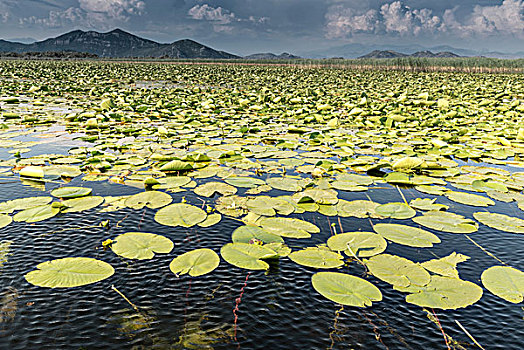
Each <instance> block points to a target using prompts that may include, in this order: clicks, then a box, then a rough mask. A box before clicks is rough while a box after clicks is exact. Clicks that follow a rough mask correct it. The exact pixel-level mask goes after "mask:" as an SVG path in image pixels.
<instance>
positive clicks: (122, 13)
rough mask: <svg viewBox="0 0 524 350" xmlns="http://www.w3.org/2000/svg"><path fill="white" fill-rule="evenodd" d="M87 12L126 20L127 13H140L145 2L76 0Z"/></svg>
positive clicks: (135, 0)
mask: <svg viewBox="0 0 524 350" xmlns="http://www.w3.org/2000/svg"><path fill="white" fill-rule="evenodd" d="M78 3H79V4H80V8H81V9H83V10H85V11H86V12H87V13H100V14H103V15H105V16H107V17H109V18H113V19H119V20H126V19H127V18H128V17H129V15H141V14H143V12H144V9H145V7H146V4H145V3H144V2H143V1H139V0H78Z"/></svg>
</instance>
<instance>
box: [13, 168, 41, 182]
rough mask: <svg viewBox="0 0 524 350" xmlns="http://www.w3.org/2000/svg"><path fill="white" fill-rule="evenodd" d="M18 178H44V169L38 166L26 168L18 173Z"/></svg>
mask: <svg viewBox="0 0 524 350" xmlns="http://www.w3.org/2000/svg"><path fill="white" fill-rule="evenodd" d="M18 174H19V175H20V176H25V177H34V178H39V179H41V178H43V177H44V169H42V167H39V166H26V167H24V168H23V169H21V170H20V172H19V173H18Z"/></svg>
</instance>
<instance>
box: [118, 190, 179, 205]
mask: <svg viewBox="0 0 524 350" xmlns="http://www.w3.org/2000/svg"><path fill="white" fill-rule="evenodd" d="M172 201H173V198H172V197H171V196H170V195H169V194H167V193H165V192H160V191H145V192H140V193H137V194H134V195H132V196H129V197H128V198H127V199H126V201H125V204H126V206H127V207H129V208H132V209H142V208H144V207H148V208H151V209H158V208H162V207H165V206H166V205H168V204H169V203H171V202H172Z"/></svg>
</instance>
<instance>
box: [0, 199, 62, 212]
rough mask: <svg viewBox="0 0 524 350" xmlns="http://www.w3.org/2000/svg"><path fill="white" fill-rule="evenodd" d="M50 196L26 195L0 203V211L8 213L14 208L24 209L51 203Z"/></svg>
mask: <svg viewBox="0 0 524 350" xmlns="http://www.w3.org/2000/svg"><path fill="white" fill-rule="evenodd" d="M52 200H53V198H51V197H27V198H18V199H13V200H10V201H7V202H1V203H0V213H4V214H10V213H12V212H14V211H15V210H25V209H31V208H34V207H39V206H41V205H46V204H49V203H51V201H52Z"/></svg>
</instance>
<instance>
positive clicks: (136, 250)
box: [111, 232, 173, 260]
mask: <svg viewBox="0 0 524 350" xmlns="http://www.w3.org/2000/svg"><path fill="white" fill-rule="evenodd" d="M111 249H112V250H113V252H114V253H115V254H117V255H120V256H122V257H124V258H127V259H138V260H145V259H152V258H153V257H154V256H155V253H162V254H167V253H169V252H170V251H171V250H173V242H172V241H171V240H170V239H169V238H166V237H164V236H160V235H157V234H154V233H147V232H126V233H124V234H121V235H120V236H118V237H117V238H116V239H115V243H113V244H112V245H111Z"/></svg>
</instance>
